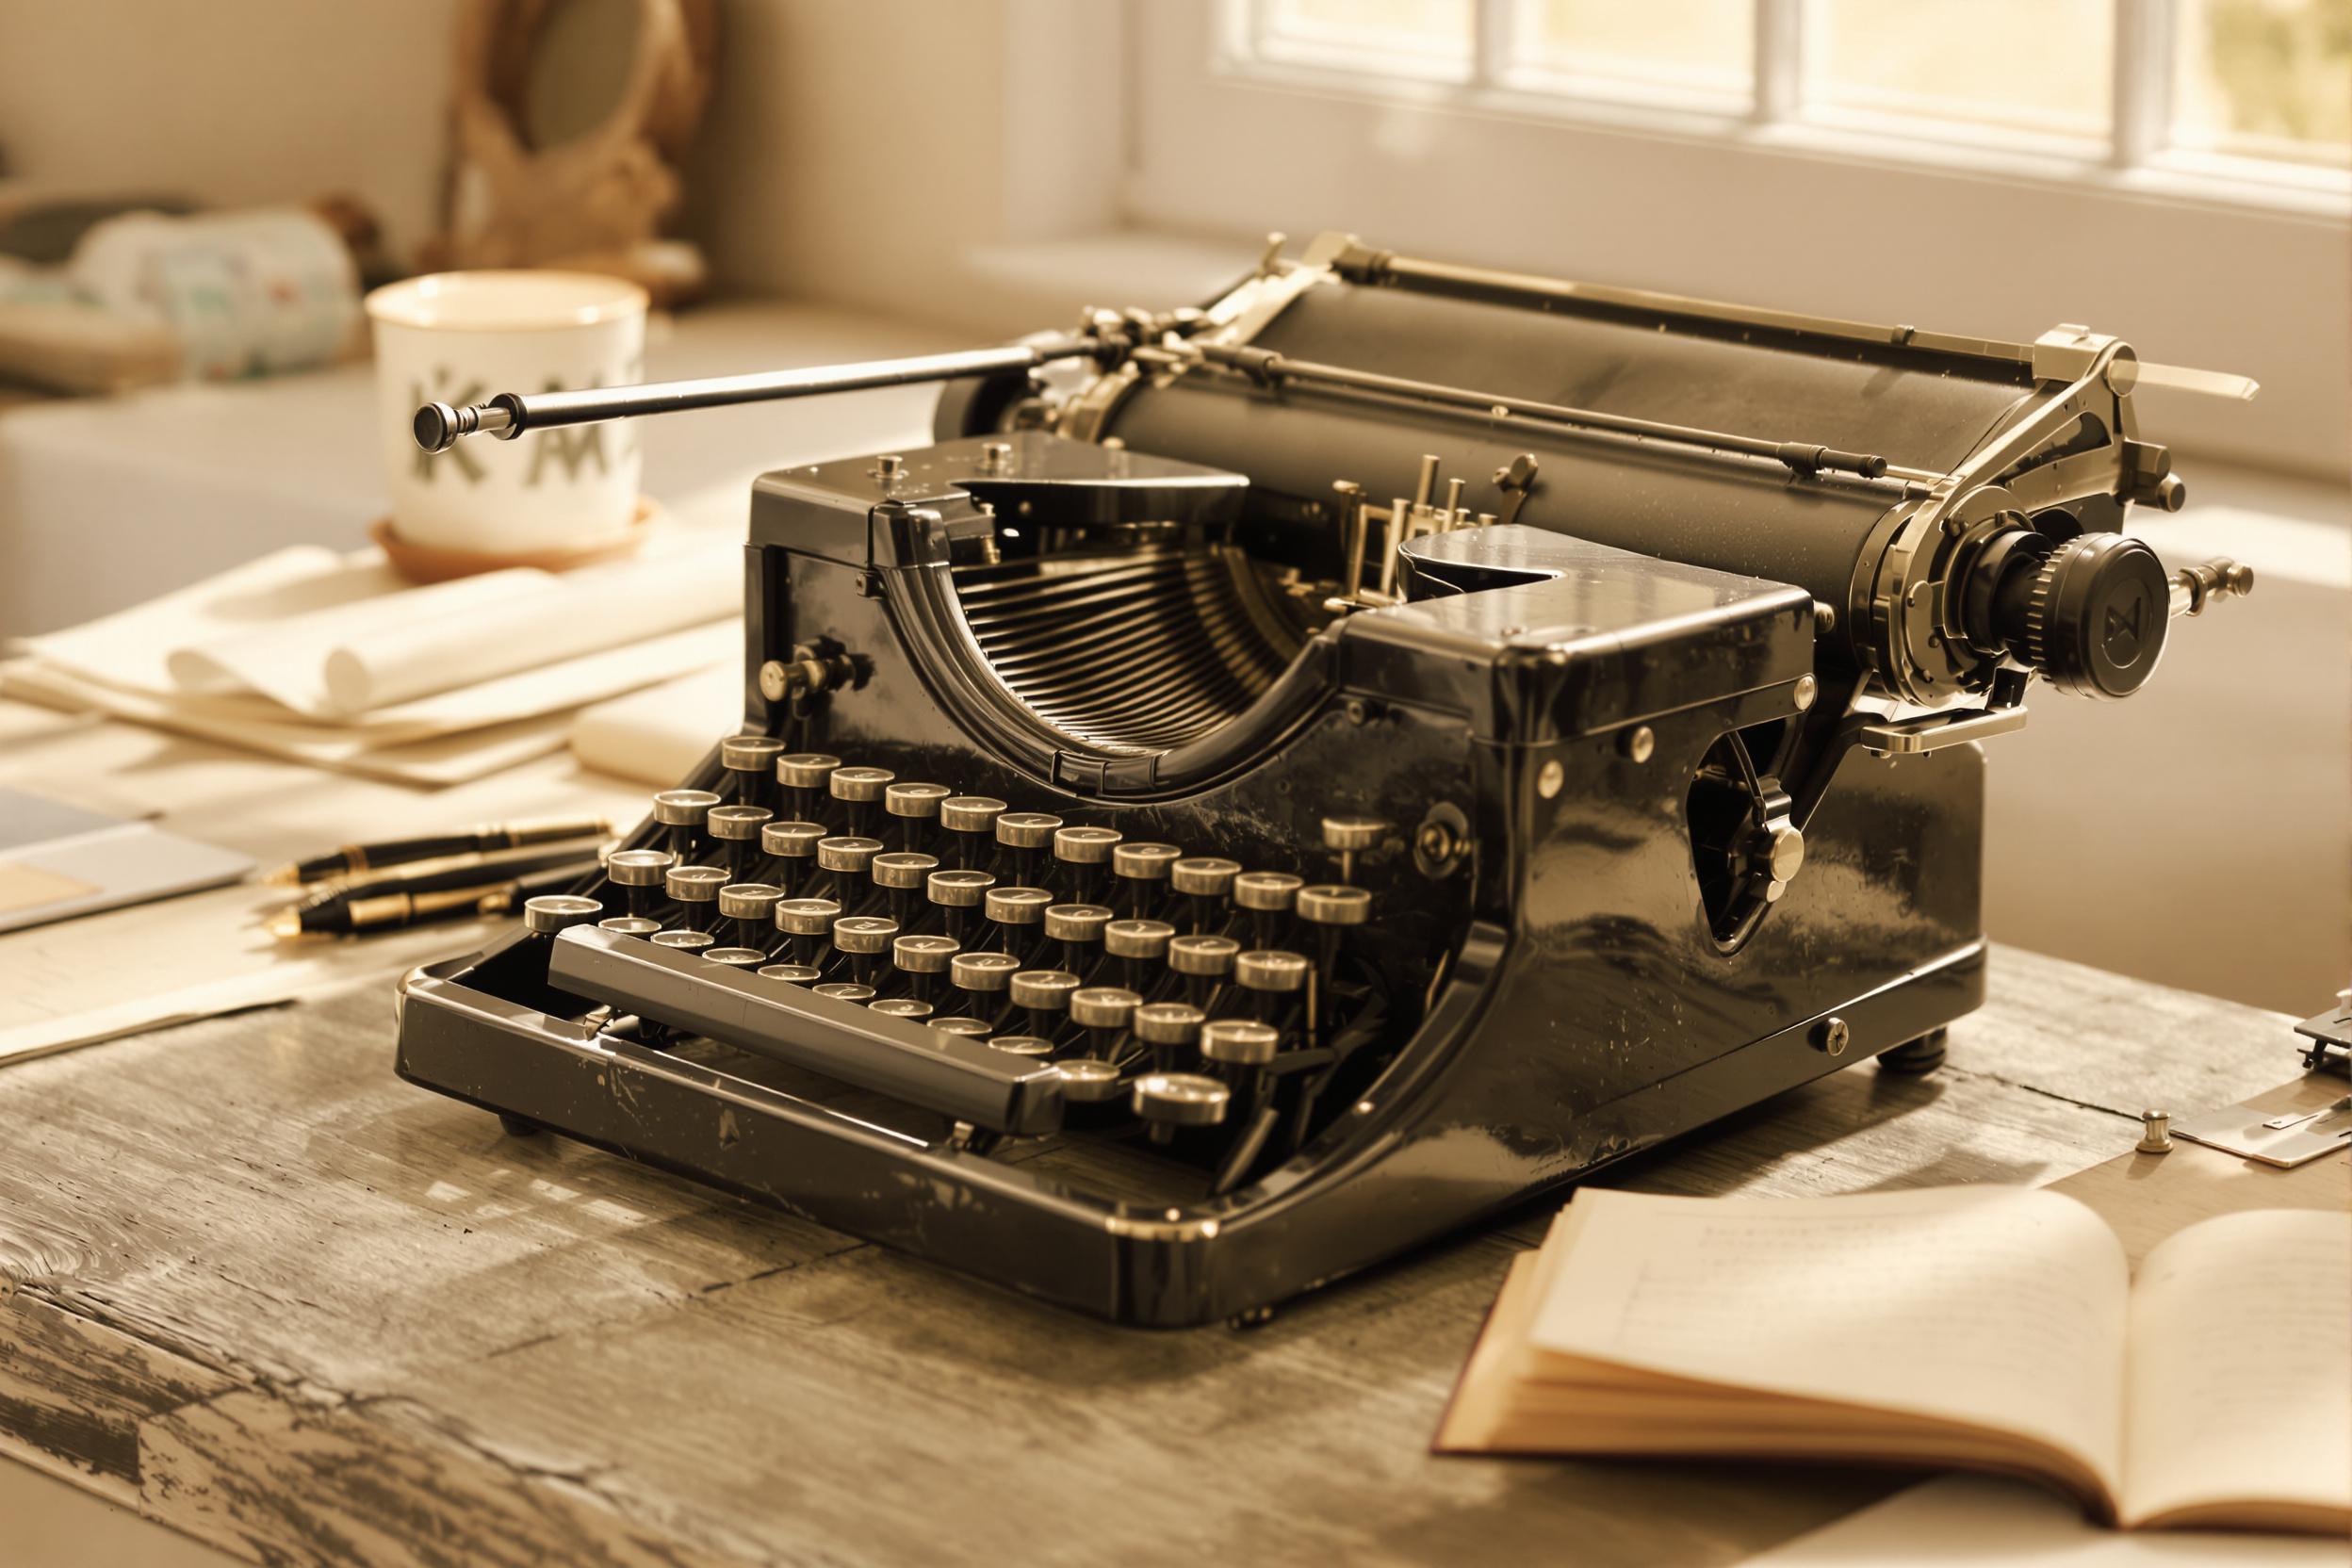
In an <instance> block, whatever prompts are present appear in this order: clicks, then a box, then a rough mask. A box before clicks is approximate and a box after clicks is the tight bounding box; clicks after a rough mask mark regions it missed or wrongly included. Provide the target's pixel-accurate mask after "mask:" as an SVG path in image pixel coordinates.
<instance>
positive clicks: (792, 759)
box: [776, 751, 841, 790]
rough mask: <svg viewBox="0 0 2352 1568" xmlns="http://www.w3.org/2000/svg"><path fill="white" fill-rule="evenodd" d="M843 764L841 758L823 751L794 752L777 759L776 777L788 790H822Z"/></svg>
mask: <svg viewBox="0 0 2352 1568" xmlns="http://www.w3.org/2000/svg"><path fill="white" fill-rule="evenodd" d="M840 766H841V759H840V758H838V757H827V756H826V755H825V753H823V752H821V751H799V752H794V753H792V755H791V756H789V757H779V758H777V759H776V782H777V783H779V784H781V785H783V786H784V787H785V788H786V789H788V790H822V789H824V788H825V780H827V779H828V778H831V777H832V776H833V771H834V770H835V769H836V768H838V767H840Z"/></svg>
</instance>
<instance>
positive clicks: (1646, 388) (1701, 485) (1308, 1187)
mask: <svg viewBox="0 0 2352 1568" xmlns="http://www.w3.org/2000/svg"><path fill="white" fill-rule="evenodd" d="M919 381H934V382H939V383H941V384H943V391H942V394H941V397H940V400H939V408H938V417H937V431H936V444H935V445H933V446H930V447H928V448H925V449H920V450H908V451H901V452H894V453H874V454H869V455H861V456H854V457H843V458H841V459H840V460H838V461H834V462H829V463H820V464H817V465H815V466H808V467H796V468H790V469H785V470H781V471H778V472H775V473H771V474H768V475H766V476H764V477H763V478H761V479H760V481H759V482H757V484H756V485H755V486H754V488H753V492H752V496H751V512H750V542H749V544H748V547H746V549H745V552H744V608H745V612H746V623H745V624H746V646H745V649H744V662H743V684H744V690H743V726H742V732H741V733H740V734H736V735H732V736H728V737H727V738H725V739H722V740H720V741H719V742H718V743H717V744H716V745H715V746H714V747H713V749H712V750H711V753H710V755H709V757H708V758H707V759H706V760H705V761H704V762H703V764H702V765H701V767H699V768H698V769H697V770H696V771H695V772H694V775H693V776H691V777H688V778H685V779H683V780H681V781H680V783H679V787H678V788H677V789H675V790H670V791H665V792H662V793H661V794H660V795H658V796H656V797H655V799H654V802H653V807H652V811H651V814H650V815H649V816H648V817H647V819H646V820H645V823H644V824H643V825H641V826H639V827H638V828H637V830H636V831H635V832H634V834H633V835H631V836H630V837H629V839H628V841H626V844H625V846H624V847H623V848H621V849H619V850H617V851H615V852H614V853H613V855H612V856H611V858H610V861H609V863H608V864H607V865H606V867H605V868H604V870H603V872H602V874H600V875H599V876H597V877H596V878H595V879H593V881H592V882H591V883H590V884H589V885H587V886H583V887H581V888H580V889H579V890H578V892H577V894H576V895H567V896H563V897H556V898H547V899H541V900H537V901H535V902H534V903H533V904H532V906H531V907H530V909H529V910H528V912H527V919H526V921H525V922H524V923H523V925H522V928H520V929H518V930H516V931H515V933H514V934H513V935H512V936H510V937H508V938H506V939H503V940H500V941H498V942H497V943H495V944H493V945H492V946H490V947H489V948H487V949H485V950H484V951H482V952H481V953H479V954H475V955H472V956H467V957H464V958H459V959H454V960H451V961H449V962H447V963H441V964H435V965H432V966H428V967H426V968H424V969H421V970H419V971H417V972H414V973H412V974H411V975H410V976H409V977H408V978H407V979H406V981H405V982H404V983H403V987H402V990H403V1004H402V1017H401V1022H400V1046H399V1070H400V1073H401V1074H402V1075H403V1076H404V1077H406V1078H408V1079H409V1080H411V1081H412V1082H414V1083H417V1084H420V1085H423V1086H427V1087H429V1088H433V1089H436V1090H439V1091H440V1092H442V1093H445V1094H449V1095H454V1096H456V1097H458V1098H460V1099H462V1100H466V1101H468V1102H471V1103H475V1104H478V1105H481V1106H483V1107H486V1108H488V1109H490V1110H493V1111H496V1112H498V1114H499V1115H501V1116H502V1117H504V1118H505V1119H507V1123H508V1125H509V1126H510V1128H513V1129H515V1130H516V1131H518V1132H520V1131H527V1130H534V1129H549V1130H553V1131H556V1132H561V1133H563V1134H565V1135H570V1136H572V1137H575V1138H579V1139H581V1140H584V1141H586V1142H588V1143H591V1144H594V1145H596V1146H599V1147H601V1148H604V1149H607V1150H611V1151H613V1152H618V1153H621V1154H625V1155H627V1156H629V1157H630V1158H633V1159H637V1160H641V1161H644V1162H645V1163H647V1164H649V1165H654V1166H659V1167H662V1168H666V1169H669V1170H673V1171H679V1172H683V1173H685V1174H687V1175H690V1176H692V1177H694V1178H696V1179H699V1180H702V1181H705V1182H710V1183H712V1184H717V1185H719V1186H722V1187H725V1188H727V1189H730V1190H732V1191H734V1192H737V1193H741V1194H744V1195H748V1196H750V1197H753V1198H757V1199H760V1200H762V1201H767V1202H771V1203H774V1204H776V1205H778V1206H780V1207H782V1208H785V1209H787V1210H790V1211H791V1212H792V1213H794V1214H798V1215H803V1216H807V1217H810V1218H812V1219H815V1220H818V1221H821V1222H823V1223H825V1224H826V1225H830V1226H836V1227H839V1228H841V1229H842V1230H845V1231H850V1232H854V1233H858V1234H859V1235H863V1236H866V1237H870V1238H872V1239H874V1240H876V1241H879V1242H882V1243H886V1244H888V1245H890V1246H892V1247H896V1248H900V1249H903V1250H907V1251H908V1252H911V1253H915V1254H917V1255H920V1256H922V1257H924V1258H927V1259H930V1260H933V1261H935V1262H937V1263H940V1264H944V1265H947V1266H950V1267H953V1268H956V1269H960V1270H963V1271H965V1272H967V1273H969V1274H972V1275H976V1276H979V1277H982V1278H984V1279H987V1280H990V1281H994V1282H998V1283H1000V1284H1002V1285H1005V1286H1008V1287H1010V1288H1012V1289H1015V1290H1019V1291H1022V1292H1026V1293H1029V1294H1031V1295H1033V1296H1037V1297H1040V1298H1044V1299H1049V1300H1053V1301H1056V1302H1061V1303H1066V1304H1068V1305H1069V1306H1071V1307H1075V1308H1079V1309H1083V1310H1085V1311H1086V1312H1089V1313H1094V1314H1099V1315H1103V1316H1104V1317H1107V1318H1112V1319H1116V1320H1119V1321H1121V1322H1128V1323H1135V1324H1147V1325H1164V1326H1172V1325H1184V1324H1195V1323H1201V1322H1205V1321H1212V1320H1217V1319H1237V1320H1243V1321H1246V1320H1249V1319H1250V1318H1251V1317H1252V1316H1255V1315H1261V1314H1262V1313H1263V1312H1264V1311H1265V1310H1266V1307H1267V1305H1268V1304H1269V1303H1272V1302H1275V1301H1278V1300H1280V1299H1282V1298H1285V1297H1288V1296H1290V1295H1293V1294H1295V1293H1297V1292H1299V1291H1303V1290H1307V1289H1309V1288H1311V1287H1313V1286H1315V1285H1317V1284H1319V1283H1322V1282H1328V1281H1330V1280H1332V1279H1333V1278H1335V1277H1337V1276H1341V1275H1344V1274H1347V1273H1348V1272H1349V1271H1351V1270H1354V1269H1358V1268H1362V1267H1364V1266H1366V1265H1368V1264H1371V1263H1373V1262H1375V1261H1377V1260H1379V1259H1381V1258H1383V1257H1387V1256H1390V1255H1392V1254H1395V1253H1397V1252H1398V1251H1400V1250H1404V1249H1408V1248H1411V1247H1413V1246H1414V1245H1416V1244H1418V1243H1422V1242H1425V1241H1428V1240H1429V1239H1431V1238H1433V1237H1436V1236H1439V1235H1441V1234H1443V1233H1446V1232H1447V1231H1450V1230H1452V1229H1455V1228H1457V1227H1459V1226H1462V1225H1463V1224H1465V1223H1466V1222H1468V1221H1471V1220H1474V1219H1476V1218H1478V1217H1480V1216H1482V1215H1488V1214H1491V1213H1493V1212H1495V1211H1496V1210H1498V1209H1501V1208H1503V1207H1505V1206H1506V1205H1510V1204H1512V1203H1515V1202H1518V1201H1522V1200H1524V1199H1527V1198H1528V1197H1529V1196H1530V1195H1532V1194H1535V1193H1537V1192H1539V1191H1541V1190H1543V1189H1545V1188H1548V1187H1552V1186H1555V1185H1557V1184H1560V1183H1563V1182H1567V1181H1570V1180H1573V1179H1575V1178H1576V1177H1579V1176H1582V1175H1585V1174H1587V1173H1589V1172H1591V1171H1593V1170H1594V1169H1596V1168H1600V1167H1601V1166H1603V1165H1606V1164H1608V1163H1609V1162H1610V1161H1612V1160H1617V1159H1621V1158H1623V1157H1625V1155H1628V1154H1631V1153H1634V1152H1637V1151H1641V1150H1644V1149H1648V1148H1651V1147H1652V1146H1654V1145H1656V1144H1658V1143H1659V1142H1660V1141H1661V1140H1664V1139H1667V1138H1671V1137H1674V1136H1675V1135H1678V1134H1682V1133H1685V1132H1688V1131H1690V1130H1691V1129H1692V1128H1695V1127H1699V1126H1701V1125H1703V1124H1705V1123H1707V1122H1708V1121H1710V1120H1712V1119H1716V1118H1719V1117H1722V1116H1723V1115H1725V1114H1726V1113H1729V1112H1732V1111H1735V1110H1738V1109H1740V1108H1741V1107H1744V1106H1748V1105H1752V1104H1754V1103H1756V1102H1758V1101H1761V1100H1764V1099H1766V1098H1767V1097H1769V1096H1771V1095H1773V1094H1777V1093H1779V1092H1780V1091H1782V1090H1784V1089H1788V1088H1789V1087H1791V1086H1796V1085H1799V1084H1803V1083H1805V1082H1806V1081H1807V1080H1809V1079H1812V1078H1815V1077H1817V1076H1819V1075H1821V1074H1823V1073H1826V1072H1830V1071H1834V1070H1838V1069H1839V1068H1841V1067H1845V1066H1848V1065H1851V1064H1854V1063H1856V1062H1860V1061H1863V1060H1865V1059H1868V1058H1872V1057H1877V1058H1880V1059H1881V1060H1882V1061H1883V1062H1884V1063H1885V1064H1886V1065H1887V1066H1888V1067H1891V1068H1898V1069H1906V1070H1925V1069H1927V1068H1930V1067H1932V1066H1934V1065H1935V1063H1936V1061H1938V1060H1940V1058H1941V1056H1942V1051H1943V1047H1942V1037H1943V1030H1944V1026H1945V1025H1946V1024H1947V1023H1949V1022H1950V1021H1952V1020H1953V1019H1955V1018H1958V1017H1959V1016H1961V1015H1962V1014H1964V1013H1966V1012H1968V1010H1969V1009H1970V1008H1971V1007H1973V1006H1975V1005H1977V1003H1978V1002H1979V1000H1980V999H1981V996H1982V993H1983V988H1984V968H1985V943H1984V939H1983V936H1982V927H1981V924H1980V922H1979V914H1978V893H1979V868H1980V850H1981V839H1982V834H1983V830H1984V821H1985V797H1984V783H1983V772H1984V764H1983V754H1982V753H1981V752H1980V750H1979V749H1978V747H1977V746H1976V745H1975V744H1973V743H1974V742H1976V741H1979V740H1981V739H1983V738H1985V737H1987V736H1992V735H1997V734H2000V733H2001V732H2003V731H2006V730H2012V729H2016V728H2017V727H2019V726H2021V725H2023V724H2024V723H2025V720H2026V708H2025V704H2024V699H2025V697H2026V695H2027V693H2028V689H2029V687H2030V686H2031V685H2032V684H2033V683H2034V681H2035V680H2036V678H2038V679H2039V680H2040V681H2041V683H2042V684H2043V685H2044V686H2045V687H2047V688H2049V689H2050V690H2051V691H2055V692H2060V693H2068V694H2080V695H2083V696H2090V697H2109V698H2114V697H2122V696H2127V695H2129V694H2131V692H2132V691H2133V690H2135V689H2136V688H2137V687H2138V686H2140V684H2141V683H2142V682H2143V681H2144V680H2146V679H2147V678H2148V675H2149V674H2150V672H2151V671H2152V670H2153V669H2154V667H2155V665H2156V662H2157V660H2158V655H2159V654H2160V652H2161V651H2162V649H2163V647H2164V641H2165V633H2166V629H2167V624H2168V618H2169V617H2170V616H2172V615H2178V614H2181V613H2187V614H2195V613H2198V612H2199V611H2201V610H2203V609H2204V608H2205V607H2206V606H2207V605H2208V604H2209V603H2212V602H2213V601H2214V600H2216V599H2219V598H2222V597H2226V596H2234V595H2237V594H2242V593H2244V592H2245V591H2246V589H2247V588H2248V586H2249V585H2250V578H2249V574H2248V573H2247V572H2246V570H2245V569H2244V568H2242V567H2239V566H2236V565H2234V564H2231V563H2229V562H2226V561H2223V562H2214V563H2210V564H2205V565H2201V566H2195V567H2189V568H2185V569H2181V570H2178V571H2168V570H2167V569H2166V568H2165V566H2164V564H2162V563H2161V562H2160V561H2159V560H2158V558H2157V557H2156V555H2155V554H2154V553H2153V552H2152V551H2151V550H2150V549H2149V548H2148V547H2147V546H2146V545H2144V544H2142V543H2140V542H2139V541H2138V540H2136V539H2133V538H2131V537H2130V536H2128V535H2126V534H2124V533H2123V532H2121V531H2119V530H2120V529H2121V528H2122V526H2123V524H2124V521H2125V514H2126V509H2127V507H2129V506H2131V505H2132V504H2134V503H2138V504H2143V505H2154V506H2157V507H2160V508H2165V509H2170V508H2174V507H2177V506H2179V505H2180V500H2181V497H2182V489H2181V483H2180V480H2179V479H2177V478H2176V477H2174V475H2173V474H2172V472H2171V466H2170V463H2169V460H2168V456H2167V453H2166V450H2165V449H2164V447H2162V446H2158V445H2155V444H2152V443H2150V442H2148V441H2144V440H2142V439H2141V438H2140V437H2139V434H2138V433H2137V429H2136V426H2135V422H2134V417H2133V409H2132V397H2131V395H2132V392H2133V389H2134V386H2135V385H2136V384H2141V383H2149V382H2165V383H2169V384H2181V385H2190V386H2197V387H2201V388H2203V389H2206V390H2213V391H2221V392H2236V393H2238V394H2239V395H2246V394H2248V393H2250V391H2251V386H2250V384H2232V382H2231V381H2230V379H2229V378H2222V377H2214V376H2212V375H2210V374H2207V373H2203V372H2194V371H2185V370H2177V369H2173V368H2166V367H2159V366H2153V365H2147V364H2143V363H2142V362H2140V361H2139V360H2138V359H2137V358H2136V357H2135V356H2134V354H2133V352H2132V351H2131V349H2130V348H2129V347H2128V346H2126V345H2125V344H2123V343H2121V342H2119V341H2117V340H2115V339H2114V338H2112V337H2108V336H2104V335H2099V334H2097V333H2094V332H2091V331H2088V330H2085V329H2083V328H2080V327H2073V326H2067V327H2061V328H2059V329H2057V330H2055V331H2053V332H2050V333H2048V334H2046V335H2043V336H2041V337H2040V338H2038V339H2036V340H2034V341H2033V342H2030V343H2003V342H1992V341H1987V340H1985V339H1981V338H1973V337H1962V336H1953V335H1947V334H1942V333H1934V332H1926V331H1920V330H1916V329H1914V328H1912V327H1908V326H1897V327H1883V326H1868V325H1862V324H1859V323H1855V322H1851V321H1842V320H1832V319H1818V318H1813V317H1805V316H1797V315H1790V314H1787V313H1783V312H1776V311H1768V310H1751V309H1741V308H1738V307H1734V306H1728V305H1723V304H1716V303H1709V302H1701V301H1696V300H1689V299H1681V298H1674V297H1670V296H1666V295H1659V294H1653V293H1646V292H1642V291H1638V290H1633V289H1624V288H1610V287H1598V286H1591V285H1585V284H1576V283H1566V282H1559V281H1554V280H1551V279H1547V278H1540V277H1529V276H1518V275H1510V274H1502V273H1496V272H1491V271H1484V270H1476V269H1472V268H1467V267H1458V266H1450V265H1444V264H1440V263H1435V262H1429V261H1421V260H1413V259H1408V258H1405V257H1401V256H1397V255H1394V254H1391V253H1385V252H1380V251H1376V250H1372V249H1369V248H1367V247H1365V246H1364V245H1363V244H1362V243H1360V242H1358V241H1357V240H1355V239H1354V238H1352V237H1345V236H1326V237H1322V238H1319V239H1317V240H1315V242H1314V243H1313V244H1311V245H1310V246H1308V247H1307V248H1306V249H1305V251H1304V253H1303V254H1302V255H1300V256H1299V257H1297V258H1290V257H1285V256H1283V255H1282V254H1281V253H1280V247H1279V244H1277V245H1275V246H1270V247H1269V249H1268V253H1267V255H1266V258H1265V260H1264V261H1263V263H1262V264H1261V265H1260V267H1259V268H1258V269H1257V270H1256V271H1255V272H1253V273H1252V274H1251V275H1250V276H1249V277H1247V278H1245V279H1244V280H1242V281H1241V282H1239V283H1238V284H1236V285H1235V286H1233V288H1232V289H1230V290H1229V291H1228V292H1226V293H1225V294H1224V295H1223V296H1222V297H1220V298H1218V299H1217V300H1216V301H1215V302H1212V303H1210V304H1208V305H1207V306H1206V307H1205V308H1202V309H1195V310H1183V311H1178V312H1174V313H1168V314H1160V315H1153V314H1148V313H1143V312H1126V313H1119V312H1110V311H1095V312H1089V313H1087V315H1086V319H1084V320H1083V322H1082V324H1081V325H1080V327H1079V328H1078V330H1076V331H1075V332H1072V333H1069V334H1063V335H1046V336H1039V337H1037V338H1034V339H1031V340H1028V341H1025V342H1022V343H1020V344H1017V345H1014V346H1012V347H1010V348H1005V349H995V350H986V351H975V352H970V353H960V354H946V355H939V356H933V357H928V358H920V359H911V360H905V361H895V362H887V363H878V364H871V365H856V366H847V367H841V368H830V369H822V370H803V371H792V372H787V373H783V374H776V375H759V376H746V377H741V378H732V379H726V380H719V381H710V382H697V383H680V384H670V385H656V386H648V387H636V388H625V389H619V390H613V391H596V392H574V393H564V392H558V393H550V394H547V395H545V396H514V395H503V396H500V397H498V398H496V399H494V400H491V401H489V402H488V403H485V404H482V405H481V406H478V407H473V408H452V407H449V406H446V405H432V406H429V407H427V408H425V409H422V410H419V411H418V414H417V438H418V441H419V443H420V444H421V445H422V446H424V447H425V448H426V449H428V450H435V449H444V448H446V447H448V446H449V444H450V443H451V442H452V441H454V440H456V439H458V438H459V437H461V436H464V435H467V434H471V433H492V434H497V435H500V436H505V437H510V438H511V437H515V436H517V435H520V434H524V433H528V432H531V431H534V430H538V429H541V428H543V427H547V426H554V425H560V424H568V423H576V422H580V421H583V420H589V419H598V418H609V417H622V416H628V415H637V414H646V413H654V412H661V411H665V410H672V409H689V408H695V407H702V406H708V405H712V404H718V403H727V402H736V401H743V400H758V399H767V398H789V397H794V396H800V395H806V394H813V393H820V392H827V391H835V390H847V389H853V388H858V387H869V386H877V385H885V384H905V383H910V382H919Z"/></svg>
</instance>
